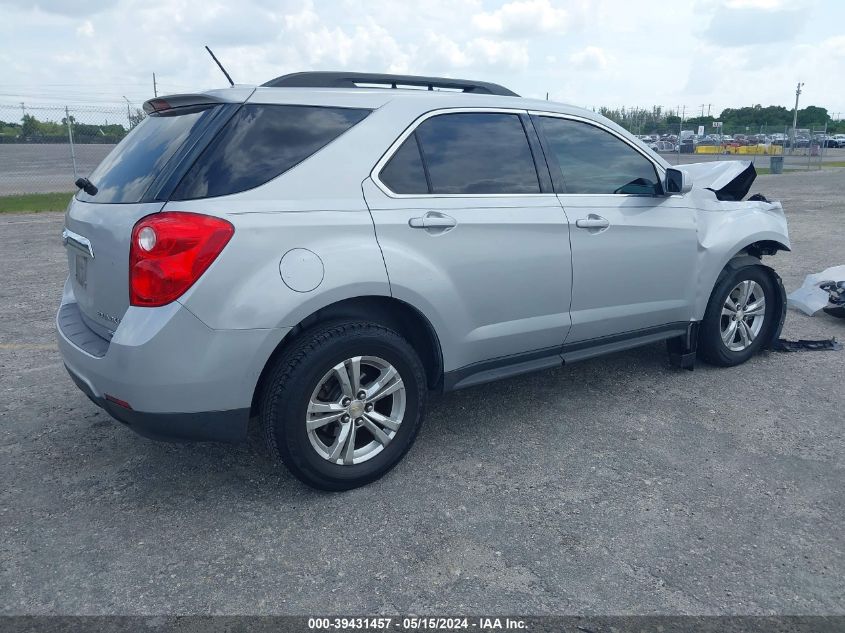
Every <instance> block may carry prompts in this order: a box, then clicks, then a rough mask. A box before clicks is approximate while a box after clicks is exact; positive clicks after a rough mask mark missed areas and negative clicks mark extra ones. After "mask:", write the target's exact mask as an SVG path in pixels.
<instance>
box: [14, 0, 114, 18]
mask: <svg viewBox="0 0 845 633" xmlns="http://www.w3.org/2000/svg"><path fill="white" fill-rule="evenodd" d="M116 4H117V0H86V2H85V4H84V7H81V6H80V3H79V2H77V1H76V0H38V1H36V2H32V1H31V0H0V5H7V6H10V7H17V8H20V9H37V10H39V11H42V12H44V13H56V14H59V15H66V16H79V15H80V14H83V15H92V14H95V13H99V12H100V11H103V10H105V9H107V8H110V7H113V6H114V5H116Z"/></svg>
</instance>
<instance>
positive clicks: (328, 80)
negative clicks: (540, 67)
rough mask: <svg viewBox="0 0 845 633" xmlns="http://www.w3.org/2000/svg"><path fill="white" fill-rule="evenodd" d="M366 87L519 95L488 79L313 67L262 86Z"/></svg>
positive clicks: (283, 76) (277, 78)
mask: <svg viewBox="0 0 845 633" xmlns="http://www.w3.org/2000/svg"><path fill="white" fill-rule="evenodd" d="M361 84H372V86H370V85H366V86H364V87H381V86H384V87H386V88H398V87H399V86H421V87H425V88H428V89H429V90H434V89H435V88H446V89H448V90H460V91H462V92H471V93H474V94H486V95H503V96H508V97H518V96H519V95H518V94H516V93H515V92H513V91H511V90H508V89H507V88H505V87H504V86H500V85H498V84H491V83H487V82H486V81H469V80H466V79H449V78H446V77H418V76H416V75H384V74H379V73H347V72H334V71H314V72H302V73H291V74H290V75H282V76H281V77H276V78H275V79H271V80H270V81H268V82H267V83H265V84H261V85H262V86H265V87H268V88H360V87H362V86H361Z"/></svg>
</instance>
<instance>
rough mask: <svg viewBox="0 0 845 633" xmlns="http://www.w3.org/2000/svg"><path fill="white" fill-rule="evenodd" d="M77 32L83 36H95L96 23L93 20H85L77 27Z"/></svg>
mask: <svg viewBox="0 0 845 633" xmlns="http://www.w3.org/2000/svg"><path fill="white" fill-rule="evenodd" d="M76 34H77V35H82V36H83V37H94V25H93V24H91V20H85V21H84V22H83V23H82V24H80V25H79V26H77V27H76Z"/></svg>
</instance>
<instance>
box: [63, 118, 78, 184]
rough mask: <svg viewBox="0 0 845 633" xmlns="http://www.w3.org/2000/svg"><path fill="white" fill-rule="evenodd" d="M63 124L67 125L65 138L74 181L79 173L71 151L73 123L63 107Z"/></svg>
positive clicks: (74, 154) (74, 152)
mask: <svg viewBox="0 0 845 633" xmlns="http://www.w3.org/2000/svg"><path fill="white" fill-rule="evenodd" d="M65 123H67V138H68V141H69V142H70V160H71V161H72V162H73V179H74V180H76V179H77V177H78V176H79V173H77V171H76V150H74V149H73V122H72V121H71V118H70V110H69V109H68V107H67V106H65Z"/></svg>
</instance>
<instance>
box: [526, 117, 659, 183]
mask: <svg viewBox="0 0 845 633" xmlns="http://www.w3.org/2000/svg"><path fill="white" fill-rule="evenodd" d="M537 119H539V121H540V125H541V126H542V127H543V131H544V132H545V135H546V139H547V140H548V143H549V146H550V148H551V153H552V155H553V156H554V158H555V159H557V162H558V165H560V170H561V172H562V173H563V181H564V185H565V187H566V193H599V194H602V193H603V194H607V193H611V194H613V193H616V194H642V195H659V194H660V193H662V187H661V185H660V181H659V179H658V178H657V172H656V171H655V169H654V165H653V164H652V163H651V161H650V160H648V159H647V158H646V157H645V156H643V155H642V154H640V153H639V152H638V151H637V150H635V149H634V148H633V147H631V146H630V145H628V144H627V143H625V142H623V141H622V140H620V139H619V138H617V137H616V136H614V135H613V134H611V133H610V132H606V131H604V130H602V129H600V128H598V127H596V126H594V125H590V124H589V123H583V122H581V121H573V120H571V119H559V118H556V117H545V116H541V117H537Z"/></svg>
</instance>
